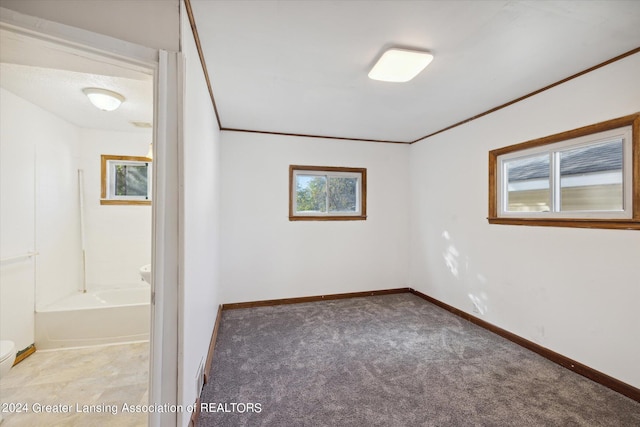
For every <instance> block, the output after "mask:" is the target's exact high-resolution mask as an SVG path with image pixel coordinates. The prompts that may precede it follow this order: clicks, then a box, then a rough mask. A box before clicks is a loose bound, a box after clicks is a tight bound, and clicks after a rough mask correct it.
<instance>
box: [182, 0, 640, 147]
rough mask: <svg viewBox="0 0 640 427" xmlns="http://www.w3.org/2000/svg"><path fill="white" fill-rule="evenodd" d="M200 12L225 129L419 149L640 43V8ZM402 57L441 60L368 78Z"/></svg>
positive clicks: (318, 5) (282, 4)
mask: <svg viewBox="0 0 640 427" xmlns="http://www.w3.org/2000/svg"><path fill="white" fill-rule="evenodd" d="M191 5H192V9H193V15H194V17H195V21H196V25H197V29H198V34H199V38H200V42H201V46H202V50H203V52H204V57H205V60H206V64H207V68H208V71H209V74H210V76H209V77H210V80H211V83H212V89H213V93H214V97H215V101H216V105H217V108H218V113H219V118H220V122H221V125H222V128H224V129H242V130H251V131H264V132H277V133H290V134H305V135H318V136H329V137H343V138H355V139H372V140H389V141H399V142H410V141H415V140H417V139H420V138H422V137H424V136H427V135H430V134H432V133H434V132H437V131H439V130H442V129H444V128H446V127H448V126H451V125H453V124H455V123H458V122H460V121H463V120H466V119H468V118H471V117H473V116H475V115H477V114H480V113H483V112H485V111H487V110H490V109H492V108H494V107H497V106H499V105H502V104H505V103H507V102H510V101H512V100H514V99H517V98H519V97H521V96H524V95H527V94H529V93H531V92H533V91H536V90H538V89H541V88H543V87H545V86H547V85H550V84H553V83H555V82H558V81H560V80H562V79H565V78H567V77H569V76H572V75H574V74H576V73H579V72H581V71H584V70H586V69H588V68H590V67H592V66H594V65H597V64H600V63H602V62H604V61H607V60H610V59H612V58H614V57H616V56H618V55H621V54H623V53H625V52H628V51H630V50H632V49H635V48H638V47H639V46H640V1H637V0H631V1H612V0H608V1H595V0H594V1H505V0H500V1H237V0H235V1H222V0H220V1H209V0H191ZM392 46H398V47H408V48H418V49H421V50H429V51H431V52H432V53H433V54H434V56H435V59H434V60H433V62H432V63H431V65H430V66H429V67H427V69H425V71H423V72H422V73H421V74H420V75H418V76H417V77H416V78H415V79H414V80H412V81H411V82H409V83H404V84H398V83H385V82H379V81H373V80H370V79H368V78H367V73H368V71H369V70H370V68H371V66H372V65H373V64H374V63H375V61H376V60H377V59H378V57H379V56H380V55H381V54H382V52H383V51H384V50H386V49H387V48H389V47H392ZM639 73H640V70H639Z"/></svg>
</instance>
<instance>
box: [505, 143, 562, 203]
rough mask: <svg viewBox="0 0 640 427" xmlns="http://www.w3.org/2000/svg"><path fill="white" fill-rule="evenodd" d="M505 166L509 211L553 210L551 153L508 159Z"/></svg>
mask: <svg viewBox="0 0 640 427" xmlns="http://www.w3.org/2000/svg"><path fill="white" fill-rule="evenodd" d="M504 167H505V175H506V184H507V189H506V198H507V203H506V210H507V211H508V212H548V211H550V210H551V209H550V207H551V198H550V194H551V192H550V188H549V154H546V153H545V154H541V155H536V156H531V157H526V158H518V159H513V160H507V161H505V162H504Z"/></svg>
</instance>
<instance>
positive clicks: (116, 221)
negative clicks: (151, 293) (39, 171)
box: [80, 129, 152, 290]
mask: <svg viewBox="0 0 640 427" xmlns="http://www.w3.org/2000/svg"><path fill="white" fill-rule="evenodd" d="M80 139H81V144H80V152H81V160H80V168H82V170H83V171H84V214H85V253H86V268H87V288H88V289H89V290H92V289H96V288H98V287H103V286H118V287H120V286H126V285H136V284H139V283H140V281H141V279H140V273H139V270H140V267H141V266H143V265H145V264H149V263H150V262H151V206H145V205H101V204H100V185H101V182H100V176H101V175H100V173H101V169H100V168H101V164H100V156H101V155H102V154H107V155H117V156H142V157H144V156H146V155H147V152H148V151H149V143H151V139H152V135H151V131H150V130H147V131H135V132H113V131H105V130H95V129H81V130H80ZM149 182H151V181H149Z"/></svg>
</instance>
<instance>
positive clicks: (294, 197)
mask: <svg viewBox="0 0 640 427" xmlns="http://www.w3.org/2000/svg"><path fill="white" fill-rule="evenodd" d="M366 219H367V170H366V169H365V168H348V167H333V166H300V165H291V166H289V220H290V221H353V220H366Z"/></svg>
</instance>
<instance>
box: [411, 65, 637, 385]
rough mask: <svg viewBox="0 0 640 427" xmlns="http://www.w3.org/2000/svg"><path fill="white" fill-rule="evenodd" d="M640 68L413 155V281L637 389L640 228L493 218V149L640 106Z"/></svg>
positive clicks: (450, 134) (493, 118) (499, 115)
mask: <svg viewBox="0 0 640 427" xmlns="http://www.w3.org/2000/svg"><path fill="white" fill-rule="evenodd" d="M639 75H640V54H636V55H634V56H632V57H628V58H626V59H624V60H621V61H618V62H615V63H613V64H610V65H608V66H606V67H604V68H601V69H598V70H596V71H593V72H591V73H589V74H586V75H583V76H581V77H579V78H577V79H574V80H571V81H569V82H567V83H564V84H562V85H560V86H558V87H555V88H553V89H550V90H548V91H545V92H543V93H541V94H539V95H536V96H534V97H531V98H528V99H526V100H524V101H522V102H519V103H517V104H514V105H512V106H510V107H508V108H505V109H502V110H499V111H497V112H495V113H492V114H490V115H488V116H485V117H482V118H480V119H477V120H474V121H472V122H470V123H468V124H465V125H463V126H459V127H457V128H454V129H452V130H450V131H447V132H444V133H442V134H439V135H436V136H434V137H432V138H429V139H427V140H424V141H422V142H419V143H416V144H413V145H412V146H411V153H410V156H411V186H412V190H411V204H410V206H411V209H410V211H411V218H412V230H411V231H412V232H411V236H412V237H411V249H410V252H411V267H410V272H411V273H410V275H411V285H412V287H414V288H416V289H417V290H419V291H421V292H424V293H425V294H428V295H430V296H432V297H434V298H436V299H439V300H441V301H443V302H445V303H447V304H450V305H452V306H454V307H456V308H459V309H460V310H463V311H466V312H468V313H471V314H473V315H475V316H477V317H480V318H481V319H483V320H485V321H487V322H489V323H492V324H494V325H497V326H499V327H501V328H504V329H506V330H508V331H511V332H514V333H515V334H517V335H520V336H522V337H524V338H526V339H529V340H531V341H533V342H536V343H538V344H540V345H542V346H543V347H546V348H549V349H551V350H553V351H556V352H558V353H561V354H563V355H565V356H567V357H570V358H572V359H575V360H577V361H579V362H581V363H584V364H586V365H588V366H590V367H592V368H594V369H597V370H599V371H601V372H604V373H606V374H608V375H610V376H613V377H615V378H617V379H620V380H622V381H624V382H626V383H628V384H630V385H632V386H634V387H640V369H638V360H640V335H638V326H639V325H640V324H639V323H638V301H640V262H639V260H640V234H639V233H638V232H636V231H626V230H590V229H571V228H551V227H526V226H505V225H489V224H488V223H487V220H486V217H487V213H488V206H487V203H488V202H487V199H488V196H487V192H488V170H487V168H488V152H489V150H492V149H495V148H499V147H503V146H506V145H511V144H515V143H519V142H524V141H527V140H530V139H533V138H539V137H544V136H547V135H551V134H554V133H558V132H562V131H566V130H570V129H575V128H578V127H581V126H585V125H589V124H593V123H597V122H601V121H605V120H608V119H612V118H615V117H620V116H624V115H627V114H631V113H634V112H637V111H640V85H638V76H639ZM474 300H475V301H476V302H477V304H478V307H479V308H478V309H474V304H473V301H474Z"/></svg>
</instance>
